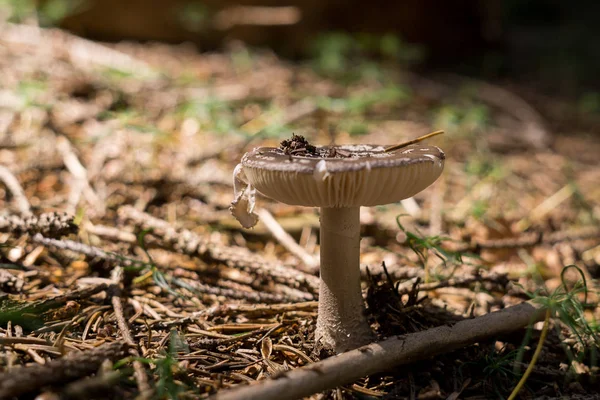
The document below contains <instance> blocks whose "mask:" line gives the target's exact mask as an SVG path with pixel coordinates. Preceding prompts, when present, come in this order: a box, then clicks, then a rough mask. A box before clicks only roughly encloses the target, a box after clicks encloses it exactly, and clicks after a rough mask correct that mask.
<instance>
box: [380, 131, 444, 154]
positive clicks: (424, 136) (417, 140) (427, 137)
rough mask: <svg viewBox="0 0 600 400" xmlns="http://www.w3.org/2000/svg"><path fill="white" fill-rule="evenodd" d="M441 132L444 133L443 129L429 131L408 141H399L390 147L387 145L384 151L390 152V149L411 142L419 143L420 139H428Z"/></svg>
mask: <svg viewBox="0 0 600 400" xmlns="http://www.w3.org/2000/svg"><path fill="white" fill-rule="evenodd" d="M442 133H444V131H435V132H431V133H428V134H427V135H423V136H419V137H418V138H416V139H412V140H409V141H408V142H403V143H399V144H395V145H393V146H390V147H388V148H386V149H385V152H386V153H387V152H390V151H394V150H398V149H401V148H403V147H406V146H410V145H411V144H415V143H419V142H421V141H423V140H425V139H429V138H430V137H433V136H437V135H441V134H442Z"/></svg>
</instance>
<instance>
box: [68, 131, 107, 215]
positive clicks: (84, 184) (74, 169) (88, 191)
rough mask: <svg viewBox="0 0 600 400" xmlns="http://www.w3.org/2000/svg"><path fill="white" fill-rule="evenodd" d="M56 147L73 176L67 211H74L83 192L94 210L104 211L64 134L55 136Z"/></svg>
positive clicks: (85, 171) (71, 212)
mask: <svg viewBox="0 0 600 400" xmlns="http://www.w3.org/2000/svg"><path fill="white" fill-rule="evenodd" d="M56 148H57V149H58V151H59V152H60V154H61V155H62V157H63V161H64V163H65V166H66V167H67V169H68V170H69V172H70V173H71V175H73V178H74V185H73V187H72V190H71V194H70V195H69V205H68V211H69V213H70V214H74V213H75V211H76V208H77V205H78V204H79V199H80V197H81V194H83V195H84V196H85V199H86V200H87V202H88V203H89V204H90V205H91V206H92V207H94V210H95V211H96V212H97V213H99V214H100V215H103V214H104V213H105V212H106V207H105V206H104V203H103V202H102V201H101V200H100V198H99V197H98V195H97V194H96V192H95V191H94V189H93V188H92V186H91V185H90V182H89V180H88V174H87V170H86V169H85V167H84V166H83V165H82V164H81V162H80V161H79V158H77V156H76V155H75V152H74V151H73V147H72V146H71V143H70V142H69V140H68V139H67V138H66V137H64V136H59V137H57V138H56Z"/></svg>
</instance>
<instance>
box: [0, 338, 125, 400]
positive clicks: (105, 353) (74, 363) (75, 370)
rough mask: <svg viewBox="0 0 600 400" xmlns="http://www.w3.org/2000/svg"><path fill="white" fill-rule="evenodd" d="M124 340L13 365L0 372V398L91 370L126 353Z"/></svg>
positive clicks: (9, 396)
mask: <svg viewBox="0 0 600 400" xmlns="http://www.w3.org/2000/svg"><path fill="white" fill-rule="evenodd" d="M128 348H129V346H128V345H127V344H126V343H124V342H113V343H109V344H104V345H102V346H100V347H97V348H95V349H92V350H89V351H82V352H78V353H70V354H69V355H67V356H65V357H63V358H60V359H57V360H53V361H50V362H49V363H47V364H45V365H32V366H30V367H22V368H14V369H12V370H10V371H9V372H5V373H3V374H0V399H6V398H11V397H15V396H20V395H22V394H24V393H30V392H33V391H35V390H36V389H38V388H40V387H43V386H46V385H51V384H52V385H59V384H63V383H65V382H69V381H73V380H75V379H77V378H80V377H83V376H87V375H90V374H93V373H95V372H96V371H98V368H100V365H101V364H102V362H104V360H111V361H116V360H118V359H120V358H123V357H125V356H127V350H128Z"/></svg>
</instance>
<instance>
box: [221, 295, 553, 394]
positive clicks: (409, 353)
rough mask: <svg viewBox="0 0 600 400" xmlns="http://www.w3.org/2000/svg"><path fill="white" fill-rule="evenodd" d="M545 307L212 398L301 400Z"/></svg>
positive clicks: (494, 331) (384, 345)
mask: <svg viewBox="0 0 600 400" xmlns="http://www.w3.org/2000/svg"><path fill="white" fill-rule="evenodd" d="M544 312H545V310H543V309H542V308H541V306H539V305H537V304H535V303H533V302H526V303H522V304H519V305H517V306H514V307H510V308H506V309H504V310H502V311H498V312H494V313H490V314H486V315H484V316H482V317H477V318H473V319H468V320H464V321H461V322H458V323H456V324H454V325H452V326H440V327H437V328H433V329H429V330H426V331H422V332H417V333H412V334H408V335H403V336H395V337H392V338H390V339H387V340H384V341H382V342H378V343H372V344H370V345H367V346H363V347H360V348H358V349H356V350H352V351H349V352H346V353H343V354H340V355H338V356H334V357H331V358H328V359H326V360H323V361H320V362H317V363H313V364H309V365H307V366H305V367H302V368H298V369H295V370H292V371H290V372H287V373H283V374H281V375H278V376H277V377H274V378H273V379H267V380H264V381H260V382H258V383H256V384H253V385H250V386H242V387H237V388H234V389H232V390H223V391H221V392H219V393H217V394H216V395H215V396H213V397H212V399H213V400H234V399H248V400H252V399H261V400H271V399H280V400H285V399H290V400H291V399H298V398H302V397H305V396H310V395H312V394H314V393H318V392H321V391H323V390H327V389H332V388H335V387H337V386H340V385H345V384H349V383H351V382H353V381H355V380H357V379H359V378H361V377H363V376H368V375H372V374H375V373H378V372H382V371H385V370H387V369H390V368H392V367H395V366H398V365H404V364H408V363H411V362H415V361H418V360H423V359H425V358H429V357H432V356H435V355H437V354H441V353H446V352H449V351H452V350H455V349H458V348H460V347H464V346H468V345H470V344H473V343H476V342H478V341H480V340H484V339H486V338H488V337H491V336H495V335H500V334H505V333H509V332H513V331H515V330H518V329H521V328H523V327H525V326H527V325H529V324H531V323H533V322H537V321H541V320H542V319H543V318H544Z"/></svg>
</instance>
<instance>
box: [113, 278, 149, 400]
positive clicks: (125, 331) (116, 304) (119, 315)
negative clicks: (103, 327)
mask: <svg viewBox="0 0 600 400" xmlns="http://www.w3.org/2000/svg"><path fill="white" fill-rule="evenodd" d="M111 275H112V276H111V280H112V281H113V283H114V285H113V288H114V290H113V291H112V293H111V294H112V296H111V299H110V301H111V304H112V306H113V310H114V313H115V318H116V319H117V325H118V327H119V330H120V331H121V335H122V336H123V339H124V340H125V343H127V345H128V346H129V348H130V352H131V353H132V355H133V356H135V357H139V356H140V352H139V351H138V349H137V346H136V344H135V341H134V340H133V336H132V335H131V330H130V329H129V324H128V323H127V320H126V319H125V315H124V314H123V303H122V301H121V297H119V296H120V294H121V288H120V286H121V281H122V276H123V269H122V268H121V267H119V266H117V267H115V268H114V269H113V272H112V274H111ZM132 364H133V371H134V376H135V381H136V382H137V386H138V390H139V392H140V396H141V397H142V398H144V399H146V398H150V397H151V395H152V393H153V390H152V388H151V387H150V383H149V382H148V375H147V374H146V370H145V368H144V365H143V364H142V362H141V361H139V360H134V361H133V363H132Z"/></svg>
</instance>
